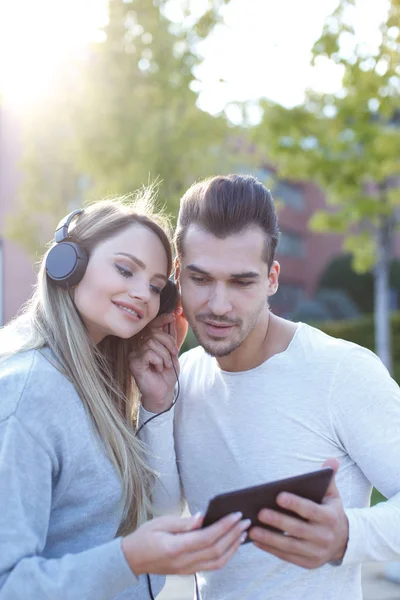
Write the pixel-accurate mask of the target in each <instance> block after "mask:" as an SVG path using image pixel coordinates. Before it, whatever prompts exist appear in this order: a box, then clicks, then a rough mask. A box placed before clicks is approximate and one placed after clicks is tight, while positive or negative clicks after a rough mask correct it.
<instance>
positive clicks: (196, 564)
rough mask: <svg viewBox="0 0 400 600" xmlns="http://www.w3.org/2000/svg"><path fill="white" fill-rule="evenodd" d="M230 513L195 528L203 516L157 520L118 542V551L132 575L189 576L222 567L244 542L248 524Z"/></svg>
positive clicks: (248, 522) (171, 517)
mask: <svg viewBox="0 0 400 600" xmlns="http://www.w3.org/2000/svg"><path fill="white" fill-rule="evenodd" d="M241 518H242V515H241V513H233V514H230V515H228V516H226V517H224V518H223V519H221V520H219V521H218V522H217V523H214V524H213V525H210V526H209V527H205V528H204V529H199V528H200V527H201V524H202V521H203V517H202V516H201V515H200V516H195V517H185V518H183V517H173V516H166V517H158V518H156V519H153V520H152V521H148V522H147V523H144V525H142V526H141V527H139V528H138V529H137V530H136V531H134V532H133V533H131V534H130V535H128V536H126V537H125V538H123V540H122V550H123V552H124V554H125V558H126V560H127V562H128V564H129V566H130V568H131V569H132V571H133V573H135V575H137V576H139V575H141V574H142V573H154V574H159V575H173V574H180V575H189V574H192V573H196V571H212V570H215V569H220V568H221V567H223V566H224V565H225V564H226V563H227V562H228V561H229V560H230V559H231V558H232V556H233V555H234V554H235V552H236V551H237V549H238V548H239V546H240V544H241V543H242V542H243V541H244V538H245V534H244V532H245V531H246V530H247V529H248V527H249V525H250V521H249V520H248V519H246V520H241Z"/></svg>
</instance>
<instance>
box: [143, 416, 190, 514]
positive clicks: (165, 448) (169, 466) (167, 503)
mask: <svg viewBox="0 0 400 600" xmlns="http://www.w3.org/2000/svg"><path fill="white" fill-rule="evenodd" d="M174 411H175V407H172V408H171V410H169V411H167V412H165V413H163V414H160V415H158V416H155V413H151V412H149V411H147V410H146V409H145V408H144V407H143V406H141V407H140V412H139V427H141V426H142V425H143V424H144V423H146V421H148V420H149V419H151V421H149V422H148V423H147V424H146V425H144V427H143V429H142V430H141V431H140V433H139V438H140V440H141V441H142V442H144V443H145V444H146V446H147V447H148V454H147V457H146V458H147V462H148V464H149V465H150V467H151V468H152V469H153V470H154V471H155V472H156V475H157V478H156V482H155V485H154V488H153V491H152V497H153V505H154V509H155V515H162V514H181V513H182V510H183V501H182V490H181V483H180V477H179V472H178V467H177V463H176V454H175V443H174ZM152 417H154V418H152Z"/></svg>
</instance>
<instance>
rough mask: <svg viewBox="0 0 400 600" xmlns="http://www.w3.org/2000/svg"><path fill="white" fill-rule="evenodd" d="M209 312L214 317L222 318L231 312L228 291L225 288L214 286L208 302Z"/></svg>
mask: <svg viewBox="0 0 400 600" xmlns="http://www.w3.org/2000/svg"><path fill="white" fill-rule="evenodd" d="M208 307H209V309H210V312H212V313H213V314H214V315H218V316H222V315H225V314H226V313H228V312H229V311H230V310H232V304H231V302H230V299H229V294H228V290H227V289H226V288H225V286H222V285H218V284H217V285H216V286H215V287H214V288H213V290H212V293H211V296H210V298H209V300H208Z"/></svg>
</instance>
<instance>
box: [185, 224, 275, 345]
mask: <svg viewBox="0 0 400 600" xmlns="http://www.w3.org/2000/svg"><path fill="white" fill-rule="evenodd" d="M183 245H184V248H183V250H184V255H183V257H182V263H181V265H180V274H179V282H180V286H181V293H182V306H183V310H184V313H185V316H186V318H187V320H188V321H189V324H190V326H191V328H192V330H193V332H194V333H195V335H196V337H197V339H198V341H199V343H200V344H201V345H202V346H203V348H204V349H205V350H206V352H208V353H209V354H211V355H212V356H216V357H223V356H228V354H230V353H231V352H233V351H234V350H235V349H236V348H238V347H239V346H240V344H241V343H242V342H243V341H244V340H245V339H246V338H247V336H248V335H249V334H250V333H251V332H252V331H253V329H254V328H255V327H256V326H257V324H258V323H259V321H260V320H261V319H263V318H265V317H266V315H268V296H270V295H272V294H273V293H275V291H276V286H277V272H278V271H279V267H278V270H277V271H274V275H273V276H272V279H273V281H271V278H270V274H269V269H268V265H267V263H266V262H265V261H264V259H263V255H264V251H265V234H264V233H263V232H262V230H261V228H259V227H257V226H254V227H251V228H249V229H245V230H244V231H241V232H239V233H237V234H233V235H230V236H228V237H226V238H223V239H220V238H217V237H215V236H214V235H212V234H211V233H209V232H207V231H205V230H204V229H202V228H200V227H198V226H197V225H191V226H190V227H189V228H188V230H187V232H186V234H185V238H184V243H183ZM274 278H275V279H274Z"/></svg>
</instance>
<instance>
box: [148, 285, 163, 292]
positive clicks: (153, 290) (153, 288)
mask: <svg viewBox="0 0 400 600" xmlns="http://www.w3.org/2000/svg"><path fill="white" fill-rule="evenodd" d="M150 289H151V291H152V292H154V294H161V289H160V288H159V287H157V286H156V285H151V286H150Z"/></svg>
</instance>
